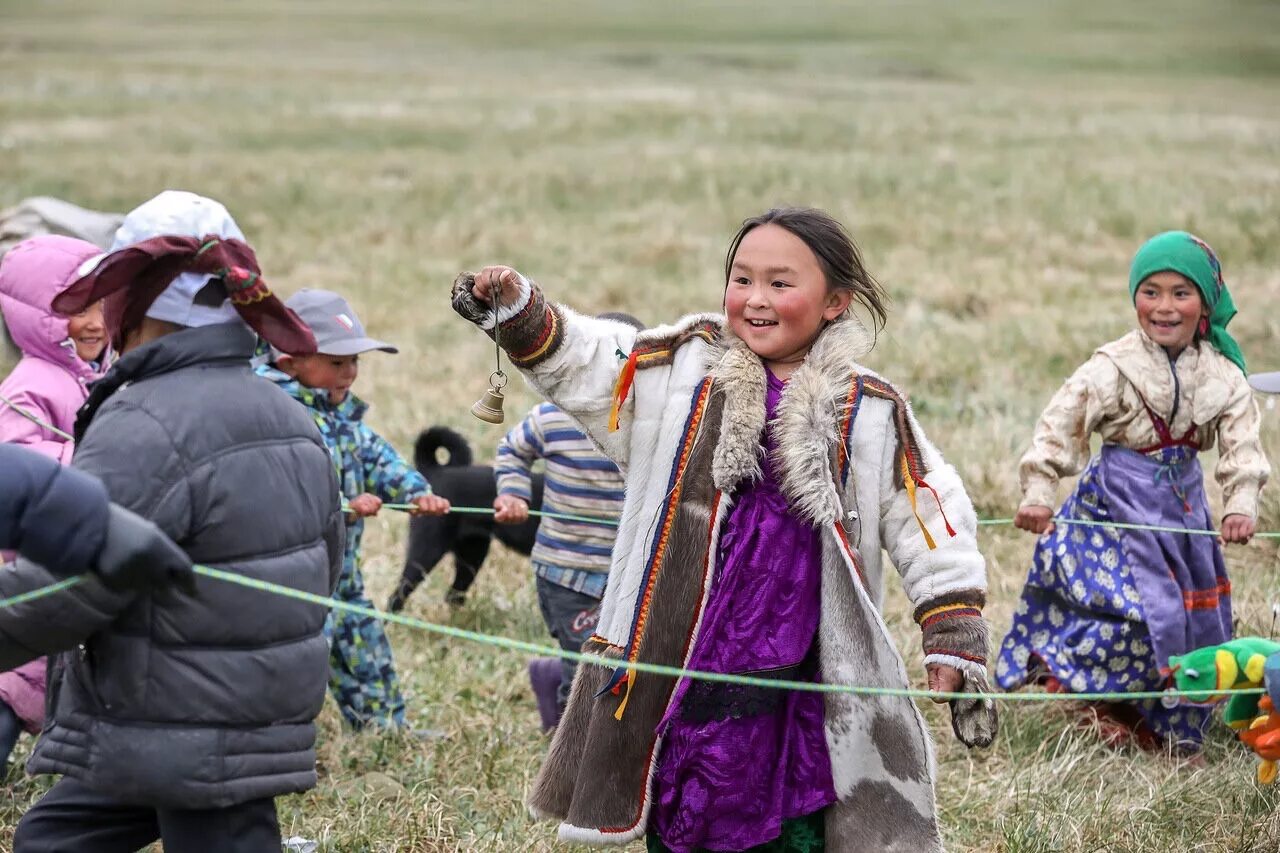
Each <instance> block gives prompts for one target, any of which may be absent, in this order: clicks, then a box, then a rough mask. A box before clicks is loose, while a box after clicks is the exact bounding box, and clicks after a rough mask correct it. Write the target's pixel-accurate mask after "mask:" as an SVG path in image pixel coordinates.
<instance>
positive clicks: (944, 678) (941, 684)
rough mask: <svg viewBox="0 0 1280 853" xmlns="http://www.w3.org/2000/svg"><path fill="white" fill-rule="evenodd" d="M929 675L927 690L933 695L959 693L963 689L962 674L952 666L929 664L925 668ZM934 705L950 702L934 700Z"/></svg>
mask: <svg viewBox="0 0 1280 853" xmlns="http://www.w3.org/2000/svg"><path fill="white" fill-rule="evenodd" d="M925 670H926V671H927V672H928V673H929V689H930V690H932V691H933V692H934V693H959V692H961V690H962V689H963V688H964V673H963V672H961V671H960V670H958V669H956V668H955V667H953V666H944V665H943V664H940V663H931V664H929V665H928V666H926V667H925ZM933 701H934V703H935V704H938V705H942V704H943V703H945V702H948V701H950V700H948V699H934V700H933Z"/></svg>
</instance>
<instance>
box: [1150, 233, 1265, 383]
mask: <svg viewBox="0 0 1280 853" xmlns="http://www.w3.org/2000/svg"><path fill="white" fill-rule="evenodd" d="M1166 270H1172V271H1173V272H1176V273H1181V274H1182V275H1184V276H1186V277H1187V278H1188V279H1190V280H1191V281H1192V282H1194V283H1195V286H1196V287H1197V288H1199V290H1200V296H1201V298H1203V299H1204V304H1205V307H1207V308H1208V309H1209V332H1208V334H1206V335H1205V336H1204V339H1205V340H1207V341H1208V342H1209V343H1210V344H1212V345H1213V347H1214V349H1216V350H1217V351H1218V352H1220V353H1222V354H1223V355H1225V356H1226V357H1227V358H1229V359H1231V360H1232V361H1233V362H1235V363H1236V365H1237V366H1238V367H1239V368H1240V369H1241V370H1242V371H1244V372H1245V373H1248V372H1249V371H1248V369H1247V368H1246V367H1245V364H1244V353H1242V352H1241V351H1240V345H1239V344H1238V343H1236V339H1235V338H1233V337H1231V335H1230V334H1229V333H1228V332H1227V324H1228V323H1230V322H1231V318H1232V317H1234V316H1236V305H1235V303H1234V302H1232V301H1231V294H1230V293H1229V292H1228V291H1227V285H1226V283H1225V282H1224V281H1223V280H1222V265H1221V264H1220V263H1218V256H1217V255H1215V254H1214V253H1213V249H1210V248H1209V244H1208V243H1206V242H1205V241H1203V240H1201V239H1200V238H1199V237H1196V236H1195V235H1193V234H1188V233H1187V232H1186V231H1166V232H1164V233H1163V234H1157V235H1156V236H1154V237H1152V238H1151V239H1150V240H1148V241H1147V242H1146V243H1143V244H1142V248H1141V249H1139V250H1138V254H1136V255H1134V256H1133V265H1132V266H1131V267H1129V298H1130V299H1133V300H1136V299H1137V297H1138V285H1140V284H1142V282H1144V281H1146V280H1147V278H1149V277H1150V276H1153V275H1155V274H1156V273H1158V272H1165V271H1166Z"/></svg>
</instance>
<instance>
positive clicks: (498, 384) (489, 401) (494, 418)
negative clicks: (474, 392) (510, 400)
mask: <svg viewBox="0 0 1280 853" xmlns="http://www.w3.org/2000/svg"><path fill="white" fill-rule="evenodd" d="M506 384H507V377H506V374H504V373H503V372H502V371H501V370H495V371H494V372H493V373H492V374H491V375H490V376H489V390H488V391H485V392H484V396H483V397H481V398H480V399H479V400H476V402H475V405H473V406H472V407H471V414H473V415H475V416H476V417H477V418H479V419H480V420H482V421H484V422H485V423H489V424H500V423H502V421H503V420H504V418H505V416H504V415H503V413H502V404H503V402H505V400H506V398H505V397H503V396H502V389H503V388H504V387H506Z"/></svg>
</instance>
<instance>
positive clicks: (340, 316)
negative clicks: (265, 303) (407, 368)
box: [285, 289, 399, 355]
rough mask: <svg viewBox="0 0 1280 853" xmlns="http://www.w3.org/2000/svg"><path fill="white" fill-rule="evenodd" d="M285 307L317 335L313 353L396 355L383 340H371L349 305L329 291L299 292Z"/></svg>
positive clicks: (393, 348) (394, 349)
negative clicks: (385, 353)
mask: <svg viewBox="0 0 1280 853" xmlns="http://www.w3.org/2000/svg"><path fill="white" fill-rule="evenodd" d="M285 305H287V306H289V307H290V308H292V309H293V311H294V313H296V314H297V315H298V316H299V317H301V318H302V322H304V323H306V324H307V325H308V326H310V327H311V331H312V332H313V333H314V334H315V336H316V352H319V353H323V354H324V355H359V354H360V353H362V352H372V351H374V350H378V351H380V352H390V353H395V352H399V350H398V349H396V348H395V347H394V346H392V345H391V344H389V343H387V342H386V341H380V340H377V339H376V338H371V337H369V336H368V335H366V334H365V332H364V325H363V324H362V323H361V322H360V318H359V317H357V316H356V312H355V311H353V310H352V309H351V305H350V303H348V302H347V300H345V299H343V298H342V297H341V296H339V295H338V294H336V293H334V292H333V291H332V290H317V289H307V290H299V291H298V292H297V293H295V294H294V295H293V296H290V297H289V298H288V299H287V300H286V301H285Z"/></svg>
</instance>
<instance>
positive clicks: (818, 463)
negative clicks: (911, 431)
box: [776, 317, 871, 527]
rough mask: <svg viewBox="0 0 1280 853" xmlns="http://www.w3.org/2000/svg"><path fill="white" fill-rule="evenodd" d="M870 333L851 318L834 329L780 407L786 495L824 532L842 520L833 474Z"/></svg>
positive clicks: (799, 372)
mask: <svg viewBox="0 0 1280 853" xmlns="http://www.w3.org/2000/svg"><path fill="white" fill-rule="evenodd" d="M870 345H871V339H870V336H869V335H868V334H867V330H866V328H864V327H863V326H862V324H861V323H859V322H858V321H857V320H856V319H855V318H852V317H849V318H846V319H843V320H840V321H837V322H835V323H832V324H831V325H830V326H829V327H828V328H827V329H826V331H824V332H823V333H822V335H821V336H820V337H819V338H818V340H817V342H816V343H815V344H814V345H813V349H812V350H810V351H809V355H808V357H807V358H806V359H805V360H804V364H802V365H800V366H799V367H797V368H796V371H795V373H793V374H792V375H791V379H790V380H789V381H788V382H787V387H786V390H785V391H783V392H782V401H781V403H780V404H779V405H778V415H777V427H776V428H777V445H778V448H779V459H778V463H779V464H778V469H779V475H780V477H781V479H782V483H781V487H782V493H783V494H784V495H786V497H787V503H788V504H789V505H790V507H791V509H792V510H793V511H794V512H796V513H797V514H798V515H800V517H802V518H804V519H805V520H806V521H808V522H809V523H810V524H813V525H814V526H818V527H821V526H825V525H827V524H829V523H831V522H832V521H835V520H836V519H837V518H839V517H840V516H841V515H843V512H844V510H843V506H842V503H841V496H840V492H839V490H838V489H837V487H836V482H837V474H838V472H837V471H834V470H833V469H832V464H833V460H837V459H838V458H839V457H838V454H837V453H835V452H834V451H835V450H836V449H837V447H838V445H839V444H840V443H841V442H842V440H843V437H842V436H841V435H840V434H839V424H840V420H841V418H840V414H841V412H840V409H841V408H842V407H843V406H845V405H847V401H848V397H849V382H850V380H851V378H852V376H854V375H855V374H858V373H861V372H862V369H861V368H860V367H859V366H858V363H857V359H858V358H860V357H861V356H863V355H865V354H866V353H867V352H868V351H869V350H870V348H871V347H870Z"/></svg>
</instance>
